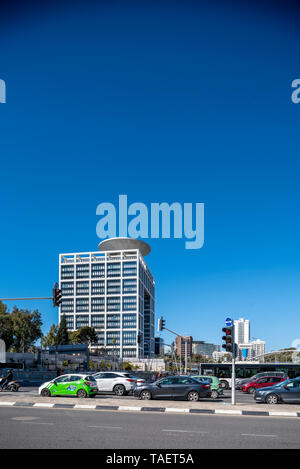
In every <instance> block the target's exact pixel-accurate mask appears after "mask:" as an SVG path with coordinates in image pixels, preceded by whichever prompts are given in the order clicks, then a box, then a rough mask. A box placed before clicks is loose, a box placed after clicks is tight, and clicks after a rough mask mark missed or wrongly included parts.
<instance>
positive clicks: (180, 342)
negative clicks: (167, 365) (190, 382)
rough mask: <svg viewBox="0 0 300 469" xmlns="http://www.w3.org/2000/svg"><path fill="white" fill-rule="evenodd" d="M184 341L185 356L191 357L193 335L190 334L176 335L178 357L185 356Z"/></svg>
mask: <svg viewBox="0 0 300 469" xmlns="http://www.w3.org/2000/svg"><path fill="white" fill-rule="evenodd" d="M185 343H186V344H187V346H186V349H187V358H191V357H192V355H193V350H192V344H193V337H191V336H188V337H186V336H180V337H179V336H178V337H176V339H175V345H176V354H177V355H178V356H179V357H180V355H181V356H182V357H185Z"/></svg>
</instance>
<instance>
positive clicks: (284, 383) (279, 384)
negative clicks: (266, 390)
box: [273, 379, 290, 388]
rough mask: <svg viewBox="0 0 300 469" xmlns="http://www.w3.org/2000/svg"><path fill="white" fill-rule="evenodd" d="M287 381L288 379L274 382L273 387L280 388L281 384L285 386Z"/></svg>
mask: <svg viewBox="0 0 300 469" xmlns="http://www.w3.org/2000/svg"><path fill="white" fill-rule="evenodd" d="M289 382H290V380H289V379H286V380H285V381H280V383H277V384H274V386H273V388H281V386H285V385H286V384H287V383H289Z"/></svg>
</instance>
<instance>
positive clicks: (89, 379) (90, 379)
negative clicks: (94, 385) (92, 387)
mask: <svg viewBox="0 0 300 469" xmlns="http://www.w3.org/2000/svg"><path fill="white" fill-rule="evenodd" d="M84 379H87V380H88V381H96V380H95V378H94V376H86V377H85V378H84Z"/></svg>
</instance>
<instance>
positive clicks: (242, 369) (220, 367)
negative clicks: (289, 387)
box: [199, 362, 300, 389]
mask: <svg viewBox="0 0 300 469" xmlns="http://www.w3.org/2000/svg"><path fill="white" fill-rule="evenodd" d="M265 371H274V372H277V371H283V372H285V373H286V374H287V375H288V377H289V378H297V377H298V376H300V363H291V362H289V363H254V362H252V363H245V362H243V363H236V364H235V375H236V379H243V378H251V376H254V375H256V374H257V373H263V372H265ZM231 372H232V365H231V362H228V363H201V364H200V366H199V373H200V374H201V375H209V376H216V377H217V378H219V380H220V383H221V385H222V387H223V389H229V388H231Z"/></svg>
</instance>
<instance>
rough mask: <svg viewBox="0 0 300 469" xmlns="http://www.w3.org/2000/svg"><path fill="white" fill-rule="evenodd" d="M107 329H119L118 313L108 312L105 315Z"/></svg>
mask: <svg viewBox="0 0 300 469" xmlns="http://www.w3.org/2000/svg"><path fill="white" fill-rule="evenodd" d="M106 328H107V329H120V314H108V315H107V317H106Z"/></svg>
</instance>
